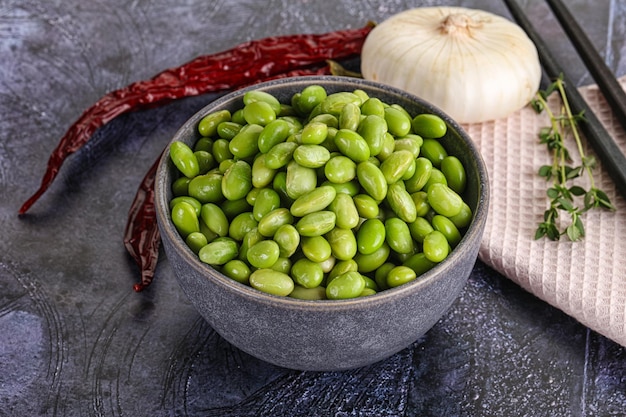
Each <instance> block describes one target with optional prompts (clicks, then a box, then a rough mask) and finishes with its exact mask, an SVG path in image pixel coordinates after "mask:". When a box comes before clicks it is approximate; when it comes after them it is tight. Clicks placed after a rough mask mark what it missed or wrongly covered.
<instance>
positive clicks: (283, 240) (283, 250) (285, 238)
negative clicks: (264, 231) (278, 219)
mask: <svg viewBox="0 0 626 417" xmlns="http://www.w3.org/2000/svg"><path fill="white" fill-rule="evenodd" d="M273 239H274V242H276V243H278V248H279V249H280V253H279V254H280V256H281V257H286V258H288V257H290V256H291V255H293V254H294V253H296V250H298V247H299V245H300V233H298V230H297V229H296V228H295V226H293V225H292V224H283V225H281V226H279V227H278V228H277V229H276V231H275V232H274V234H273Z"/></svg>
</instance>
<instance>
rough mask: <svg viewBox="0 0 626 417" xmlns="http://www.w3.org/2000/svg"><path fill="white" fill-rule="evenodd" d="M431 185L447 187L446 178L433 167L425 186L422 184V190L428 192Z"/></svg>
mask: <svg viewBox="0 0 626 417" xmlns="http://www.w3.org/2000/svg"><path fill="white" fill-rule="evenodd" d="M433 184H444V185H448V180H447V179H446V176H445V175H443V172H441V170H439V169H438V168H435V167H434V166H433V168H432V169H431V170H430V176H429V177H428V180H427V181H426V184H424V187H422V190H426V191H428V189H429V188H430V186H431V185H433Z"/></svg>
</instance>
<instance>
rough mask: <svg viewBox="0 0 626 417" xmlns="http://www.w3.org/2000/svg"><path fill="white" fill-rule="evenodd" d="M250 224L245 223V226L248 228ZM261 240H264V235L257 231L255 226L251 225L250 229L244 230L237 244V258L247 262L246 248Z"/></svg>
mask: <svg viewBox="0 0 626 417" xmlns="http://www.w3.org/2000/svg"><path fill="white" fill-rule="evenodd" d="M250 226H252V224H249V225H247V228H249V227H250ZM246 230H247V229H246ZM231 237H232V236H231ZM237 237H239V236H237ZM262 240H265V237H264V236H263V235H262V234H261V233H260V232H259V229H258V228H257V227H252V228H251V229H250V230H248V231H247V232H245V234H244V235H243V238H242V239H241V241H240V242H241V243H240V245H239V255H238V257H239V260H241V261H244V262H248V249H250V248H251V247H252V246H253V245H255V244H257V243H259V242H260V241H262Z"/></svg>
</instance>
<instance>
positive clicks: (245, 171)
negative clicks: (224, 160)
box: [222, 160, 252, 200]
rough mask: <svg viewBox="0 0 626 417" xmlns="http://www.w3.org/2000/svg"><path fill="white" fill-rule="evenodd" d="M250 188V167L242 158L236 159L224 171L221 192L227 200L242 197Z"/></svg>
mask: <svg viewBox="0 0 626 417" xmlns="http://www.w3.org/2000/svg"><path fill="white" fill-rule="evenodd" d="M251 189H252V167H250V165H249V164H248V163H247V162H246V161H243V160H239V161H236V162H235V163H234V164H233V165H232V166H231V167H230V168H228V169H227V170H226V172H224V176H223V178H222V194H224V197H225V198H226V199H227V200H238V199H240V198H243V197H245V196H246V194H248V192H249V191H250V190H251Z"/></svg>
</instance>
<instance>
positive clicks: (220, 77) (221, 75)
mask: <svg viewBox="0 0 626 417" xmlns="http://www.w3.org/2000/svg"><path fill="white" fill-rule="evenodd" d="M371 28H372V25H371V24H368V25H367V26H365V27H363V28H360V29H348V30H340V31H335V32H329V33H325V34H319V35H309V34H301V35H286V36H275V37H269V38H265V39H261V40H256V41H250V42H246V43H243V44H240V45H238V46H236V47H235V48H232V49H230V50H227V51H224V52H221V53H217V54H212V55H205V56H201V57H198V58H196V59H194V60H192V61H190V62H188V63H186V64H184V65H182V66H180V67H177V68H171V69H168V70H165V71H163V72H161V73H159V74H158V75H156V76H155V77H153V78H151V79H150V80H145V81H138V82H135V83H133V84H130V85H128V86H127V87H124V88H121V89H119V90H115V91H112V92H110V93H109V94H107V95H105V96H104V97H102V98H101V99H100V100H98V101H97V102H96V103H95V104H94V105H93V106H92V107H90V108H89V109H87V110H86V111H85V112H84V113H83V114H82V115H81V116H80V118H79V119H78V120H77V121H76V122H75V123H74V124H73V125H72V126H71V127H70V128H69V130H68V131H67V132H66V134H65V135H64V136H63V137H62V138H61V141H60V142H59V144H58V145H57V147H56V148H55V149H54V150H53V151H52V154H51V155H50V158H49V160H48V166H47V169H46V172H45V173H44V176H43V179H42V181H41V185H40V187H39V189H38V190H37V191H36V192H35V193H34V194H33V195H32V196H31V197H30V198H29V199H28V200H26V201H25V202H24V204H23V205H22V206H21V207H20V209H19V212H18V213H19V214H24V213H26V212H27V211H28V209H29V208H30V207H31V206H32V205H33V204H34V203H35V202H36V201H37V200H38V199H39V197H41V195H43V193H44V192H45V191H46V190H47V189H48V188H49V187H50V185H51V184H52V182H53V181H54V179H55V177H56V176H57V174H58V172H59V169H60V168H61V165H62V164H63V162H64V161H65V159H66V158H67V157H68V156H69V155H71V154H72V153H74V152H76V151H77V150H78V149H80V148H81V147H82V146H83V145H84V144H85V143H87V141H88V140H89V138H90V137H91V136H92V135H93V133H94V132H95V131H96V130H97V129H98V128H100V127H102V126H104V125H105V124H106V123H108V122H109V121H111V120H112V119H114V118H115V117H117V116H119V115H121V114H124V113H128V112H131V111H136V110H141V109H146V108H150V107H154V106H156V105H161V104H165V103H168V102H170V101H173V100H176V99H180V98H183V97H191V96H196V95H200V94H204V93H209V92H217V91H225V90H229V89H232V88H237V87H239V86H243V85H245V84H251V83H254V82H258V81H262V80H266V79H268V78H271V77H274V76H277V75H280V74H283V73H285V72H288V71H292V70H295V69H299V68H306V67H309V66H312V65H316V64H318V65H319V64H320V63H323V62H325V60H327V59H341V58H346V57H349V56H352V55H356V54H358V53H360V51H361V46H362V45H363V41H364V40H365V37H366V36H367V34H368V33H369V31H370V30H371Z"/></svg>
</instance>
